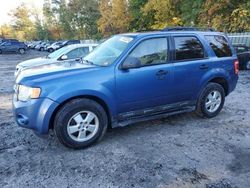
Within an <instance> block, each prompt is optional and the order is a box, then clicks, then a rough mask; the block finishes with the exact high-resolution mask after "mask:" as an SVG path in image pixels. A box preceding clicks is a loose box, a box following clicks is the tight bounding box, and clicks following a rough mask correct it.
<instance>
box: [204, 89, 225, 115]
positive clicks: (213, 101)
mask: <svg viewBox="0 0 250 188" xmlns="http://www.w3.org/2000/svg"><path fill="white" fill-rule="evenodd" d="M221 101H222V97H221V94H220V92H219V91H217V90H214V91H211V92H210V93H209V94H208V96H207V98H206V103H205V107H206V109H207V111H208V112H210V113H213V112H215V111H216V110H218V108H219V107H220V105H221Z"/></svg>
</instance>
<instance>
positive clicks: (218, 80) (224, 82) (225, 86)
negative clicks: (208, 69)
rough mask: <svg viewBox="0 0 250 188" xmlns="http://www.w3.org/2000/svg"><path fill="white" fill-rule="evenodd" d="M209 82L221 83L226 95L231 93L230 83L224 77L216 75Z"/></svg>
mask: <svg viewBox="0 0 250 188" xmlns="http://www.w3.org/2000/svg"><path fill="white" fill-rule="evenodd" d="M208 82H212V83H217V84H219V85H221V86H222V87H223V89H224V91H225V95H226V96H227V95H228V93H229V85H228V81H227V80H226V79H225V78H223V77H215V78H213V79H211V80H209V81H208Z"/></svg>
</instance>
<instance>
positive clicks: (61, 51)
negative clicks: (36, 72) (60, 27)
mask: <svg viewBox="0 0 250 188" xmlns="http://www.w3.org/2000/svg"><path fill="white" fill-rule="evenodd" d="M68 51H69V48H68V46H66V47H63V48H60V49H59V50H56V51H54V52H52V53H51V54H49V55H48V56H47V58H49V59H58V58H59V57H61V56H62V55H64V54H66V53H67V52H68Z"/></svg>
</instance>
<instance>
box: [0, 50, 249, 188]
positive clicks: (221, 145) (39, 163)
mask: <svg viewBox="0 0 250 188" xmlns="http://www.w3.org/2000/svg"><path fill="white" fill-rule="evenodd" d="M41 55H44V54H43V53H39V52H35V51H29V52H27V54H26V55H14V54H7V55H0V187H18V188H21V187H37V188H40V187H62V188H64V187H86V188H91V187H105V188H107V187H143V188H147V187H149V188H155V187H157V188H177V187H178V188H179V187H181V188H182V187H184V188H186V187H187V188H189V187H191V188H192V187H198V188H200V187H207V188H236V187H237V188H249V187H250V72H247V71H243V72H240V79H239V82H238V85H237V88H236V90H235V91H234V92H233V93H231V94H230V95H229V96H228V97H227V98H226V102H225V107H224V108H223V110H222V112H221V113H220V114H219V115H218V116H217V117H215V118H213V119H202V118H199V117H197V116H196V115H195V114H194V113H186V114H183V115H177V116H173V117H169V118H166V119H162V120H157V121H148V122H144V123H138V124H134V125H130V126H127V127H124V128H118V129H113V130H110V131H108V133H107V134H106V136H105V137H104V139H103V140H102V141H101V142H100V143H98V144H96V145H95V146H93V147H90V148H88V149H85V150H77V151H75V150H71V149H67V148H65V147H63V146H62V145H61V144H59V142H58V141H57V139H56V138H55V136H54V134H53V133H50V135H49V136H48V137H47V138H46V139H43V138H39V137H37V136H35V135H34V133H33V132H32V131H30V130H27V129H23V128H20V127H18V126H17V125H16V124H15V122H14V120H13V117H12V110H11V98H12V94H13V90H12V88H13V84H14V76H13V74H14V69H15V66H16V64H17V63H19V62H21V61H23V60H25V59H30V58H34V57H38V56H41Z"/></svg>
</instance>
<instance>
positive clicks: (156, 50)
mask: <svg viewBox="0 0 250 188" xmlns="http://www.w3.org/2000/svg"><path fill="white" fill-rule="evenodd" d="M167 51H168V44H167V39H166V38H156V39H149V40H145V41H143V42H141V43H140V44H139V45H138V46H137V47H136V48H135V49H134V50H133V51H132V53H131V54H130V55H129V57H133V58H138V59H140V61H141V65H142V66H143V65H144V66H146V65H152V64H161V63H166V62H167Z"/></svg>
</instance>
